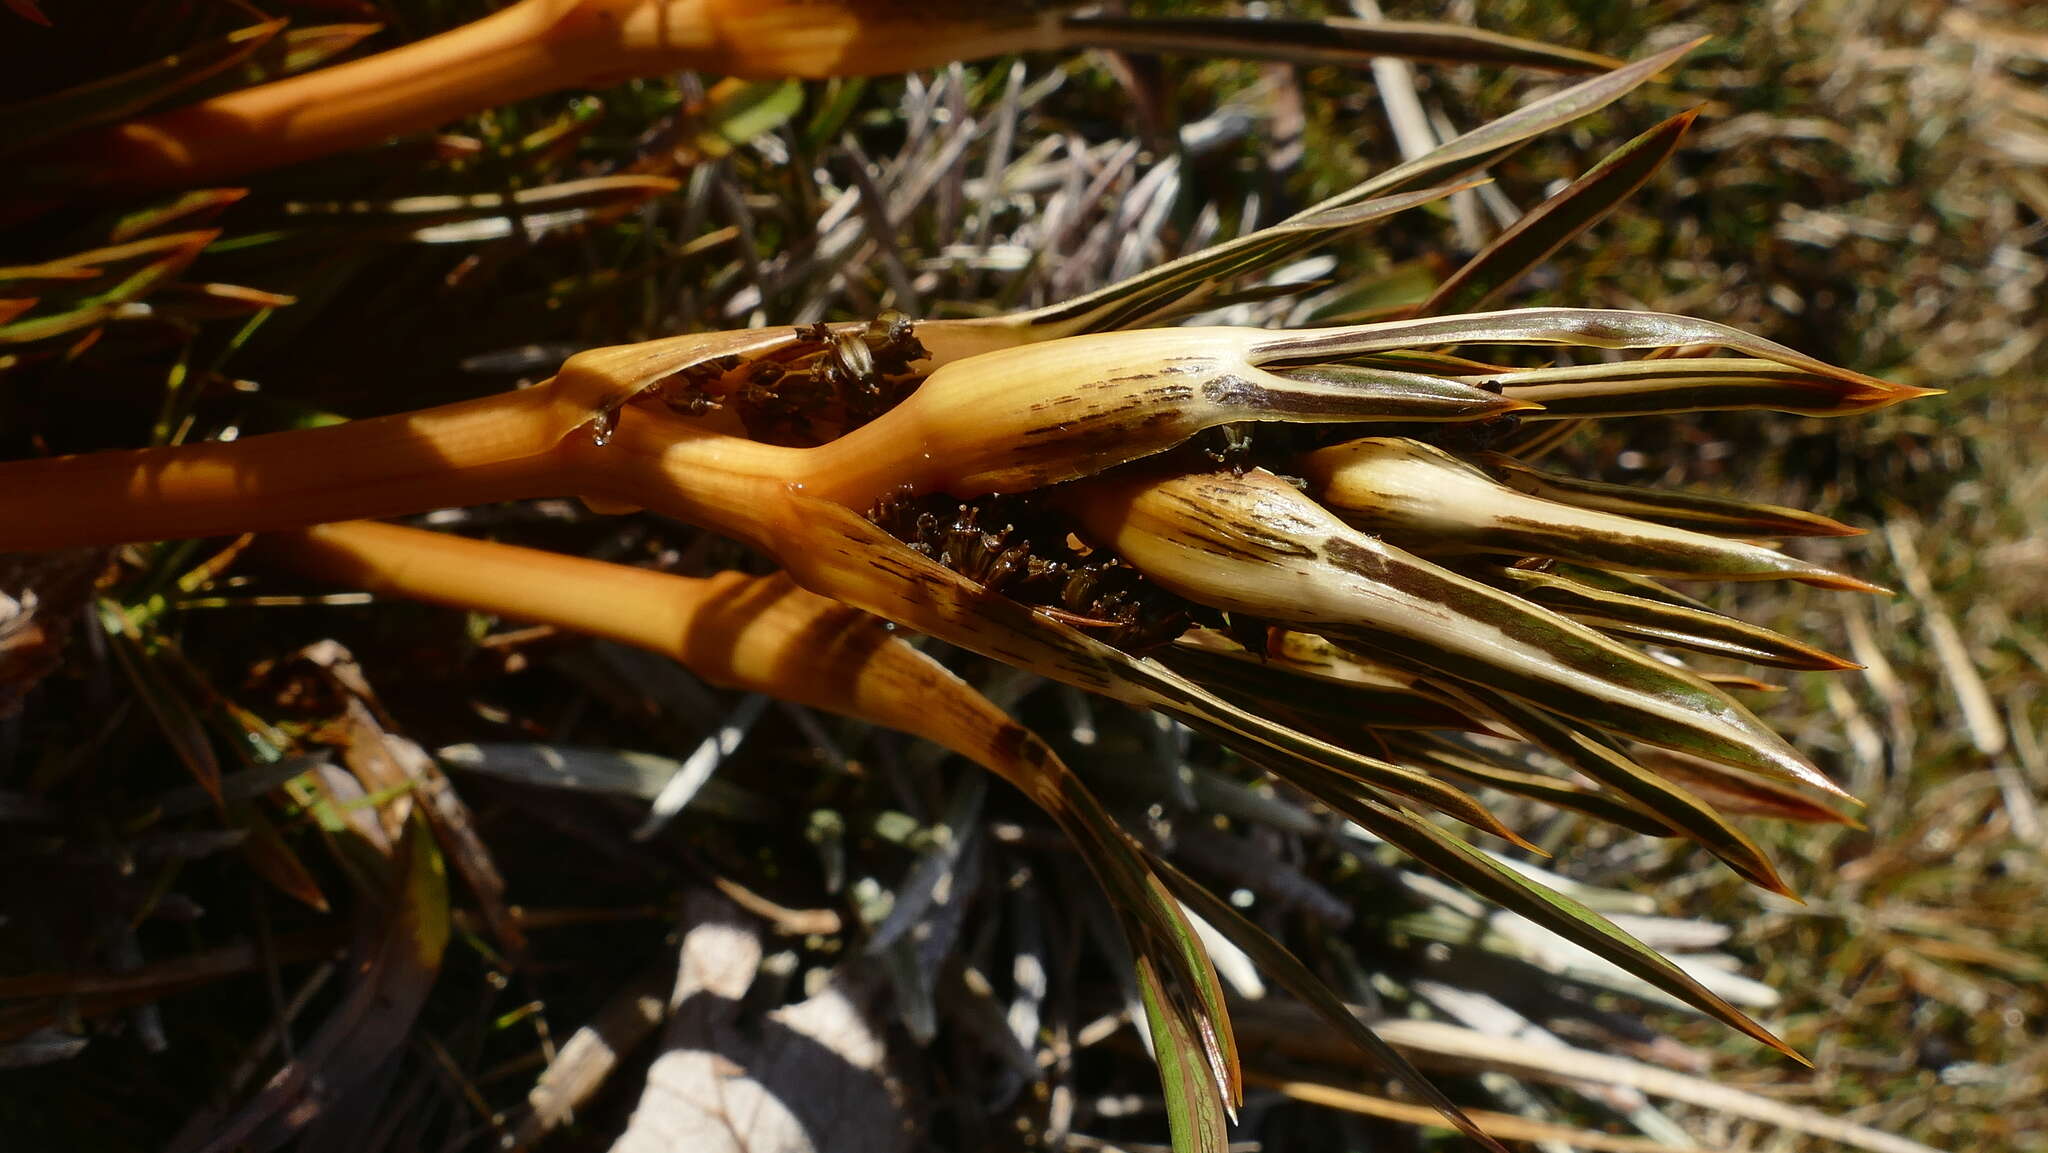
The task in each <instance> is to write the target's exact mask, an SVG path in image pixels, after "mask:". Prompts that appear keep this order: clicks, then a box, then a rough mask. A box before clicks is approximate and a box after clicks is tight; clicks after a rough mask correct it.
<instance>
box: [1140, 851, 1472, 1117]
mask: <svg viewBox="0 0 2048 1153" xmlns="http://www.w3.org/2000/svg"><path fill="white" fill-rule="evenodd" d="M1153 868H1154V870H1155V871H1157V872H1158V874H1159V878H1160V880H1162V881H1164V882H1165V883H1166V886H1167V888H1169V889H1171V890H1173V892H1174V895H1176V896H1178V897H1179V898H1180V899H1181V900H1183V901H1185V902H1187V904H1188V907H1189V908H1191V909H1193V910H1194V911H1195V915H1196V916H1198V917H1201V918H1202V919H1203V920H1205V921H1207V922H1209V923H1210V924H1211V925H1213V926H1215V927H1216V930H1217V931H1218V932H1220V933H1222V934H1223V935H1224V936H1225V937H1227V938H1229V940H1230V942H1231V943H1232V944H1234V945H1236V946H1237V947H1238V948H1240V949H1243V950H1244V951H1245V953H1246V954H1247V955H1249V956H1250V957H1251V959H1252V963H1253V964H1255V965H1257V966H1258V967H1259V968H1260V969H1261V970H1264V972H1265V973H1266V975H1267V976H1269V977H1272V978H1273V979H1274V980H1276V981H1278V982H1280V984H1281V985H1283V986H1285V987H1286V989H1287V991H1288V992H1290V993H1293V994H1294V995H1295V996H1296V997H1299V998H1301V1000H1302V1001H1303V1002H1304V1003H1305V1004H1307V1005H1308V1006H1309V1007H1310V1008H1312V1009H1314V1010H1315V1011H1316V1013H1317V1014H1318V1015H1319V1016H1321V1017H1322V1018H1323V1020H1325V1021H1327V1022H1329V1023H1330V1024H1331V1025H1332V1026H1334V1027H1335V1028H1336V1029H1337V1031H1338V1032H1340V1033H1342V1034H1344V1035H1345V1037H1347V1038H1349V1039H1350V1041H1351V1043H1352V1044H1354V1045H1357V1046H1358V1048H1359V1049H1360V1050H1361V1051H1362V1052H1364V1053H1365V1054H1366V1055H1367V1056H1368V1057H1370V1058H1372V1060H1373V1062H1374V1063H1375V1064H1377V1065H1379V1066H1380V1067H1381V1068H1382V1069H1385V1070H1386V1071H1387V1072H1389V1073H1391V1074H1393V1075H1394V1076H1395V1077H1396V1078H1397V1079H1399V1080H1400V1082H1401V1083H1402V1084H1403V1085H1405V1086H1407V1087H1408V1089H1409V1091H1410V1092H1412V1093H1414V1094H1415V1095H1416V1096H1418V1097H1420V1098H1422V1099H1423V1100H1424V1101H1427V1102H1429V1104H1430V1105H1431V1106H1432V1107H1433V1108H1435V1109H1436V1111H1437V1112H1438V1113H1440V1114H1442V1115H1443V1117H1444V1119H1445V1120H1447V1121H1449V1122H1450V1123H1451V1124H1452V1125H1453V1126H1455V1127H1456V1128H1457V1129H1458V1131H1459V1132H1461V1133H1464V1134H1465V1135H1466V1136H1467V1137H1470V1138H1472V1139H1473V1140H1474V1141H1477V1142H1479V1143H1480V1144H1481V1145H1483V1146H1485V1147H1486V1148H1488V1149H1492V1150H1494V1151H1495V1153H1507V1151H1506V1150H1505V1149H1502V1148H1501V1145H1500V1143H1499V1142H1497V1141H1495V1140H1494V1139H1493V1138H1491V1137H1489V1136H1487V1135H1486V1133H1485V1131H1484V1130H1482V1129H1480V1128H1479V1126H1477V1125H1475V1124H1473V1122H1472V1119H1471V1118H1470V1117H1467V1116H1466V1115H1465V1111H1464V1110H1463V1109H1460V1108H1458V1104H1457V1102H1455V1101H1453V1100H1451V1099H1450V1098H1449V1097H1448V1096H1446V1095H1445V1094H1444V1091H1443V1090H1441V1089H1439V1088H1437V1087H1436V1085H1435V1083H1434V1082H1432V1081H1430V1079H1429V1078H1428V1077H1427V1076H1426V1075H1424V1073H1423V1072H1422V1071H1421V1070H1420V1069H1417V1068H1416V1067H1415V1066H1414V1065H1413V1064H1411V1063H1410V1062H1409V1060H1408V1058H1406V1057H1404V1056H1402V1055H1401V1052H1400V1050H1398V1049H1396V1048H1394V1047H1393V1046H1392V1045H1389V1044H1387V1043H1386V1042H1385V1041H1383V1040H1381V1039H1380V1035H1379V1034H1377V1033H1375V1032H1373V1031H1372V1029H1371V1028H1369V1027H1368V1026H1367V1025H1366V1024H1365V1023H1364V1022H1363V1021H1360V1020H1359V1019H1358V1018H1357V1016H1355V1015H1354V1014H1353V1013H1352V1012H1351V1008H1350V1006H1348V1005H1346V1004H1345V1003H1344V1000H1343V998H1341V997H1339V996H1337V994H1336V993H1334V992H1332V991H1331V989H1330V987H1329V985H1327V984H1325V983H1324V982H1323V981H1322V980H1321V979H1320V978H1318V977H1317V976H1316V975H1315V974H1314V973H1312V972H1310V971H1309V968H1308V966H1307V965H1304V964H1302V963H1301V961H1300V960H1299V959H1297V958H1296V957H1295V956H1294V954H1293V953H1290V952H1288V951H1287V947H1286V946H1285V945H1282V944H1281V943H1280V942H1279V941H1278V940H1275V939H1274V938H1273V936H1272V935H1271V934H1269V933H1267V932H1266V931H1265V930H1264V929H1261V928H1259V927H1258V926H1257V925H1255V924H1253V923H1252V921H1251V920H1250V919H1249V918H1247V917H1246V916H1245V915H1244V914H1242V913H1240V912H1238V911H1237V910H1236V909H1233V908H1231V907H1230V903H1229V902H1228V901H1223V900H1220V899H1218V898H1217V896H1216V895H1215V894H1214V893H1211V892H1210V891H1209V890H1207V889H1205V888H1203V887H1202V886H1201V885H1199V884H1196V883H1195V882H1194V881H1193V880H1191V879H1190V878H1189V877H1188V876H1187V875H1186V874H1184V873H1182V872H1181V871H1180V870H1179V869H1176V868H1174V867H1173V866H1172V865H1171V864H1168V863H1167V862H1166V861H1164V860H1162V859H1158V858H1154V859H1153Z"/></svg>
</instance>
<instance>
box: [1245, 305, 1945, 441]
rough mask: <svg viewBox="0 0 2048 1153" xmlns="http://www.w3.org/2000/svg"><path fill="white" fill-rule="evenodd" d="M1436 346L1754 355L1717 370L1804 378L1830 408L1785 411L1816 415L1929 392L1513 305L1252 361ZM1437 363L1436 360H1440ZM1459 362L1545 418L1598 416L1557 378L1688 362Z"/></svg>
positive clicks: (1597, 380) (1663, 319)
mask: <svg viewBox="0 0 2048 1153" xmlns="http://www.w3.org/2000/svg"><path fill="white" fill-rule="evenodd" d="M1441 344H1510V345H1514V344H1527V345H1539V346H1542V345H1565V346H1568V347H1579V348H1610V349H1625V348H1642V349H1671V350H1683V349H1707V348H1726V349H1732V350H1734V351H1736V352H1740V353H1743V354H1745V355H1747V356H1752V357H1755V358H1756V361H1765V362H1768V363H1766V364H1763V365H1760V366H1759V365H1757V363H1756V361H1741V360H1734V361H1730V362H1726V363H1733V364H1748V365H1751V366H1752V369H1753V370H1754V371H1758V372H1761V373H1763V374H1765V375H1766V376H1769V375H1771V374H1774V373H1775V374H1778V375H1786V374H1785V373H1784V372H1781V371H1780V370H1791V372H1790V375H1792V376H1796V377H1798V378H1800V379H1802V380H1807V381H1810V382H1812V383H1813V385H1814V387H1816V388H1822V389H1824V390H1827V392H1828V396H1829V398H1830V402H1831V403H1832V404H1833V405H1834V407H1818V406H1816V407H1811V408H1809V409H1793V410H1789V411H1811V412H1813V413H1814V414H1816V415H1837V414H1843V413H1850V412H1867V411H1869V410H1871V409H1875V408H1883V407H1885V406H1886V405H1890V404H1897V403H1899V402H1900V401H1904V400H1911V399H1912V398H1914V397H1916V396H1925V395H1927V394H1928V391H1929V390H1927V389H1924V388H1913V387H1910V386H1907V385H1899V384H1889V383H1887V382H1885V381H1882V380H1879V379H1877V378H1876V377H1874V376H1866V375H1864V374H1863V373H1860V372H1852V371H1850V370H1849V369H1846V368H1836V367H1835V366H1833V365H1831V364H1828V363H1827V362H1826V361H1823V360H1816V359H1815V358H1813V357H1811V356H1808V355H1806V354H1805V353H1803V352H1799V351H1796V350H1794V349H1790V348H1787V347H1785V346H1784V345H1782V344H1779V343H1778V342H1776V341H1774V340H1765V339H1764V338H1763V337H1761V336H1755V335H1752V334H1750V333H1747V332H1744V331H1742V330H1741V329H1739V328H1730V327H1728V326H1727V325H1725V324H1716V323H1714V322H1713V321H1711V320H1699V319H1696V318H1693V317H1689V316H1673V315H1671V314H1670V313H1665V312H1623V311H1617V310H1613V309H1602V308H1517V309H1509V310H1506V311H1503V312H1475V313H1471V314H1469V315H1463V316H1445V317H1434V318H1424V319H1420V320H1396V321H1388V322H1385V323H1381V324H1361V325H1353V326H1350V327H1345V328H1325V329H1306V330H1303V331H1299V332H1294V333H1288V334H1285V335H1276V336H1275V337H1274V338H1273V339H1272V341H1271V342H1270V343H1268V344H1266V345H1264V346H1262V347H1260V348H1259V349H1258V353H1257V355H1258V356H1259V359H1260V362H1261V363H1267V362H1274V361H1277V362H1288V363H1293V362H1305V363H1316V362H1323V363H1327V362H1329V361H1333V360H1339V359H1348V358H1357V357H1368V356H1371V355H1372V354H1376V353H1388V352H1408V351H1410V350H1414V349H1420V348H1427V347H1429V346H1431V345H1441ZM1437 359H1438V360H1439V362H1440V358H1437ZM1467 363H1468V364H1469V365H1470V367H1471V370H1472V371H1474V372H1475V374H1476V375H1480V376H1484V377H1489V378H1491V379H1490V380H1489V381H1487V382H1486V383H1491V384H1493V385H1496V386H1498V387H1500V388H1501V390H1502V391H1503V392H1505V393H1507V394H1508V395H1510V396H1518V397H1521V398H1522V399H1524V400H1531V401H1535V402H1536V403H1538V404H1542V405H1544V406H1545V408H1546V411H1545V412H1544V413H1543V414H1542V415H1543V417H1546V418H1551V417H1556V418H1565V417H1581V416H1593V415H1603V413H1599V412H1582V411H1564V410H1559V409H1557V408H1555V407H1554V406H1553V405H1552V403H1551V400H1552V396H1553V395H1554V393H1553V390H1550V389H1549V388H1547V387H1546V382H1550V381H1554V380H1556V379H1558V378H1559V376H1560V375H1561V376H1563V377H1564V378H1566V379H1569V380H1572V381H1575V382H1578V383H1575V384H1573V385H1571V386H1568V387H1566V388H1564V389H1562V390H1561V391H1558V392H1556V393H1555V395H1559V396H1561V397H1563V398H1564V399H1570V398H1571V397H1574V396H1579V395H1581V394H1597V393H1598V392H1599V390H1600V389H1601V388H1602V387H1605V386H1604V385H1603V384H1602V383H1601V382H1603V381H1609V380H1619V381H1621V382H1622V384H1621V385H1619V386H1616V388H1618V389H1620V390H1621V391H1626V390H1627V388H1628V387H1630V386H1629V383H1628V382H1629V381H1630V380H1632V379H1635V378H1638V377H1640V378H1643V379H1646V380H1654V379H1657V378H1658V374H1660V373H1662V374H1677V373H1683V372H1684V371H1685V369H1686V366H1687V361H1686V360H1685V359H1683V358H1674V359H1668V360H1647V361H1626V362H1623V363H1621V364H1595V365H1585V366H1579V367H1573V368H1563V369H1533V370H1529V371H1504V370H1495V369H1489V368H1488V367H1487V366H1484V365H1480V364H1478V363H1476V362H1467ZM1695 363H1698V362H1695ZM1734 407H1768V406H1740V405H1737V406H1734ZM1626 411H1627V412H1631V413H1644V412H1667V411H1672V412H1676V411H1691V408H1688V407H1684V406H1681V407H1677V408H1659V407H1656V406H1655V405H1654V404H1653V405H1649V406H1638V407H1632V408H1627V409H1626ZM1616 415H1619V413H1617V414H1616Z"/></svg>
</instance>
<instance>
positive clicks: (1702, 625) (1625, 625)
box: [1487, 568, 1862, 671]
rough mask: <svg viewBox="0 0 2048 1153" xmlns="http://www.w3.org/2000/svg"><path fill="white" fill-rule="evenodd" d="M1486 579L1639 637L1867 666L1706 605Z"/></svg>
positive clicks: (1524, 578) (1516, 571) (1733, 653)
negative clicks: (1693, 605)
mask: <svg viewBox="0 0 2048 1153" xmlns="http://www.w3.org/2000/svg"><path fill="white" fill-rule="evenodd" d="M1487 579H1488V580H1489V581H1490V582H1491V583H1494V584H1498V585H1500V586H1502V587H1504V588H1510V589H1513V590H1514V591H1515V592H1516V593H1518V594H1520V595H1521V596H1523V597H1526V598H1528V599H1529V600H1532V601H1535V602H1536V603H1537V604H1540V605H1546V606H1548V607H1550V608H1553V609H1556V610H1557V611H1558V612H1561V613H1563V614H1564V615H1566V616H1568V617H1570V618H1572V619H1573V620H1576V621H1583V622H1585V623H1586V624H1589V625H1592V626H1593V627H1594V628H1597V629H1599V630H1601V631H1602V632H1607V633H1614V634H1618V635H1621V636H1627V637H1631V638H1633V639H1635V640H1639V641H1648V642H1650V643H1652V644H1661V645H1676V646H1678V647H1680V648H1688V649H1692V650H1694V651H1696V652H1702V653H1709V654H1712V655H1714V656H1719V657H1729V658H1731V659H1734V660H1738V661H1749V662H1751V663H1753V664H1761V665H1774V666H1776V667H1778V668H1786V669H1813V670H1819V671H1841V670H1843V669H1854V668H1861V667H1862V666H1860V665H1858V664H1856V663H1855V662H1854V661H1848V660H1844V659H1842V658H1841V657H1838V656H1836V655H1834V654H1833V653H1830V652H1826V651H1824V650H1822V649H1817V648H1815V647H1813V646H1812V645H1809V644H1806V643H1804V642H1801V641H1797V640H1794V639H1793V638H1791V637H1788V636H1786V635H1784V634H1783V633H1779V632H1774V631H1773V630H1771V629H1767V628H1765V627H1763V626H1762V625H1753V624H1750V623H1749V622H1748V621H1744V620H1737V619H1736V618H1734V617H1729V616H1722V615H1721V614H1720V613H1717V612H1710V611H1708V610H1706V609H1696V608H1690V607H1687V606H1684V605H1674V604H1671V603H1669V602H1667V601H1661V600H1652V599H1650V598H1649V597H1639V596H1630V595H1629V594H1627V593H1620V592H1612V591H1609V590H1606V589H1600V588H1595V587H1593V586H1591V585H1586V584H1581V583H1579V582H1578V581H1575V580H1569V579H1567V578H1565V577H1562V576H1559V575H1557V574H1556V573H1547V572H1541V571H1538V570H1535V569H1526V568H1506V569H1500V570H1497V571H1496V572H1494V573H1493V574H1491V575H1489V576H1488V577H1487Z"/></svg>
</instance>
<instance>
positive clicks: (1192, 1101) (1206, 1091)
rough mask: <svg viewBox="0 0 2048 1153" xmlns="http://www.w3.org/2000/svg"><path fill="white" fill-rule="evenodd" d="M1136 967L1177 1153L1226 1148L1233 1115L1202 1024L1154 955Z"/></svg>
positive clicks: (1139, 960)
mask: <svg viewBox="0 0 2048 1153" xmlns="http://www.w3.org/2000/svg"><path fill="white" fill-rule="evenodd" d="M1136 968H1137V978H1138V994H1139V996H1140V998H1141V999H1142V1000H1143V1001H1144V1005H1145V1025H1146V1027H1147V1028H1148V1029H1149V1030H1150V1031H1151V1034H1152V1053H1153V1056H1154V1058H1155V1059H1156V1060H1157V1061H1158V1062H1159V1083H1160V1088H1161V1089H1163V1090H1164V1091H1165V1095H1166V1120H1167V1125H1168V1128H1169V1131H1170V1132H1171V1133H1172V1135H1173V1150H1174V1153H1228V1150H1229V1148H1230V1119H1229V1116H1228V1114H1227V1112H1226V1109H1225V1106H1224V1104H1223V1094H1222V1093H1221V1092H1220V1091H1218V1089H1217V1086H1216V1081H1215V1079H1214V1077H1213V1075H1212V1073H1211V1071H1210V1069H1209V1066H1208V1063H1207V1061H1206V1060H1205V1059H1204V1057H1203V1050H1204V1045H1203V1042H1202V1038H1201V1033H1200V1029H1199V1027H1198V1026H1197V1025H1196V1024H1195V1023H1194V1022H1193V1021H1192V1020H1191V1019H1190V1017H1189V1014H1188V1013H1187V1012H1186V1009H1185V1007H1184V1006H1182V1005H1180V1004H1178V1003H1176V1002H1175V1000H1174V999H1173V996H1172V994H1171V992H1170V991H1169V990H1168V989H1167V988H1166V987H1165V985H1164V983H1163V982H1162V981H1161V980H1160V978H1159V974H1158V973H1157V972H1156V971H1155V970H1154V969H1153V967H1152V961H1151V959H1150V958H1148V957H1146V956H1144V955H1142V954H1140V955H1139V956H1138V957H1137V958H1136Z"/></svg>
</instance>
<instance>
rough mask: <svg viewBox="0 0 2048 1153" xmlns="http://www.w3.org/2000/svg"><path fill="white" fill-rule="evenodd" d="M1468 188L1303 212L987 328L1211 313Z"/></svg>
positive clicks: (1033, 328)
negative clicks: (1307, 260)
mask: <svg viewBox="0 0 2048 1153" xmlns="http://www.w3.org/2000/svg"><path fill="white" fill-rule="evenodd" d="M1467 187H1471V183H1470V182H1467V183H1464V184H1456V183H1454V184H1446V185H1444V186H1442V187H1437V188H1426V189H1422V190H1420V191H1415V192H1407V193H1402V194H1399V195H1390V196H1385V197H1380V198H1376V199H1366V200H1360V201H1355V202H1351V203H1347V204H1344V205H1339V206H1334V207H1331V208H1329V209H1326V210H1324V211H1321V212H1315V213H1305V214H1302V215H1300V216H1296V217H1293V218H1291V219H1289V220H1286V221H1282V222H1281V223H1279V224H1275V225H1272V226H1270V227H1267V228H1262V229H1260V230H1258V231H1256V232H1251V233H1247V234H1246V235H1244V236H1240V237H1238V238H1236V239H1234V240H1226V241H1224V242H1222V243H1220V244H1215V245H1212V246H1210V247H1208V248H1205V249H1203V250H1201V251H1200V252H1195V253H1190V254H1189V255H1187V256H1183V257H1180V258H1179V259H1177V260H1170V261H1168V262H1166V263H1165V264H1161V265H1158V266H1156V267H1154V268H1149V269H1146V270H1145V271H1143V272H1140V273H1138V274H1137V275H1135V276H1132V277H1130V278H1129V279H1127V280H1121V281H1118V282H1117V283H1115V284H1112V285H1110V286H1108V287H1107V288H1099V289H1096V290H1095V291H1093V292H1089V293H1084V294H1083V295H1081V296H1077V297H1074V298H1073V299H1071V300H1065V301H1061V302H1060V303H1058V304H1054V305H1049V306H1047V307H1045V308H1041V309H1038V310H1036V311H1033V312H1027V313H1024V314H1022V315H1020V316H1012V317H1005V318H1002V319H1000V320H998V321H992V322H989V323H992V324H1000V325H1003V326H1005V327H1012V328H1021V330H1023V331H1025V332H1028V335H1026V336H1023V337H1021V338H1020V339H1024V340H1044V339H1049V338H1051V337H1056V336H1069V335H1073V334H1075V333H1080V332H1100V331H1104V330H1107V329H1112V328H1136V327H1140V326H1143V325H1146V324H1151V323H1156V322H1158V321H1161V320H1164V319H1168V318H1170V317H1172V316H1174V315H1179V314H1184V313H1186V312H1189V311H1193V310H1195V309H1197V308H1203V307H1209V306H1210V305H1212V304H1213V303H1214V302H1215V301H1216V299H1217V298H1218V297H1219V296H1220V295H1221V294H1222V290H1223V285H1224V284H1226V283H1227V282H1228V281H1229V280H1230V279H1231V278H1233V277H1238V276H1244V275H1247V274H1249V273H1252V272H1255V271H1258V270H1260V269H1264V268H1268V267H1270V266H1271V265H1273V264H1274V263H1275V262H1277V261H1278V260H1280V259H1281V258H1283V257H1284V256H1286V255H1288V254H1289V253H1293V252H1299V251H1301V250H1303V249H1306V248H1313V247H1315V246H1317V245H1321V244H1327V243H1329V242H1330V241H1333V240H1335V239H1337V238H1338V237H1340V236H1344V235H1348V234H1349V233H1351V232H1353V231H1355V230H1357V229H1360V228H1364V227H1365V226H1367V225H1369V224H1372V223H1374V222H1376V221H1379V220H1382V219H1384V218H1386V217H1388V216H1392V215H1393V214H1395V213H1397V212H1405V211H1407V210H1408V209H1411V208H1417V207H1420V206H1422V205H1425V204H1430V203H1433V202H1435V201H1438V200H1441V199H1443V198H1444V197H1446V196H1449V195H1450V194H1451V193H1453V192H1456V191H1458V190H1460V189H1461V188H1467Z"/></svg>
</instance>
